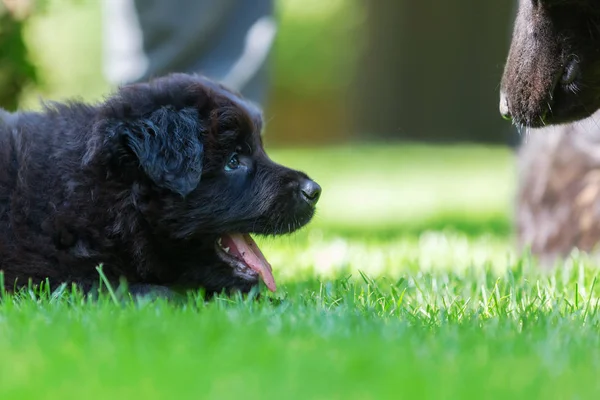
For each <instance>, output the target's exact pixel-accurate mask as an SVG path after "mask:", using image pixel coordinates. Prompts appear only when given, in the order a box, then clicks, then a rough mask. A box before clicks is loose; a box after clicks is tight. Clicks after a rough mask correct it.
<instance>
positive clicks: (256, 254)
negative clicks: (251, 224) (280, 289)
mask: <svg viewBox="0 0 600 400" xmlns="http://www.w3.org/2000/svg"><path fill="white" fill-rule="evenodd" d="M221 241H222V244H223V246H224V247H229V249H230V250H229V251H230V253H231V254H233V255H235V256H237V257H239V258H241V259H242V260H244V262H245V263H246V265H248V266H249V267H250V268H251V269H252V270H254V271H256V272H258V274H259V275H260V277H261V279H262V280H263V282H264V283H265V285H267V287H268V288H269V290H270V291H271V292H274V291H275V290H276V289H277V287H276V286H275V278H273V271H272V269H271V264H269V262H268V261H267V259H266V258H265V256H264V255H263V253H262V252H261V251H260V249H259V248H258V245H257V244H256V242H255V241H254V239H252V237H251V236H250V235H248V234H241V233H231V234H229V235H225V236H223V237H222V238H221Z"/></svg>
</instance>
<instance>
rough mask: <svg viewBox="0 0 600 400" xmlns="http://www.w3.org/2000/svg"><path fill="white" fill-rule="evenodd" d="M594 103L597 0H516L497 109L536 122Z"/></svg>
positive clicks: (582, 114)
mask: <svg viewBox="0 0 600 400" xmlns="http://www.w3.org/2000/svg"><path fill="white" fill-rule="evenodd" d="M599 108H600V1H598V0H519V11H518V15H517V18H516V21H515V26H514V31H513V37H512V43H511V47H510V52H509V54H508V60H507V62H506V66H505V69H504V76H503V78H502V84H501V93H500V112H501V114H503V116H504V117H505V118H507V119H512V120H513V121H514V122H515V123H516V124H518V125H525V126H529V127H540V126H544V125H552V124H560V123H566V122H572V121H576V120H580V119H583V118H586V117H589V116H590V115H591V114H592V113H594V112H595V111H596V110H598V109H599Z"/></svg>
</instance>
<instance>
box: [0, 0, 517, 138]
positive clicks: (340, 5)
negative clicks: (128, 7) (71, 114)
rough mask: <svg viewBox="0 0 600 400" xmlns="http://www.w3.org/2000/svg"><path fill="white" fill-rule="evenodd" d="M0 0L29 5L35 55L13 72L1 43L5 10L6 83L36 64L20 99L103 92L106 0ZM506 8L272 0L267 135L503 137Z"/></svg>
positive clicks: (469, 1) (28, 38) (464, 0)
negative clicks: (500, 106)
mask: <svg viewBox="0 0 600 400" xmlns="http://www.w3.org/2000/svg"><path fill="white" fill-rule="evenodd" d="M4 1H7V2H14V3H22V4H25V6H24V7H25V8H27V4H31V3H33V4H35V7H33V12H32V13H31V14H28V15H27V18H25V21H24V22H23V25H24V26H23V29H22V30H23V37H24V42H25V45H26V47H27V50H28V51H29V54H28V60H29V61H31V62H32V65H27V64H24V63H22V64H20V66H21V67H22V68H21V70H20V71H14V68H13V69H12V70H11V71H9V68H10V64H11V63H12V64H14V63H16V62H18V61H17V60H19V59H21V56H22V55H23V54H24V53H23V52H21V53H19V54H15V50H14V49H16V48H17V47H19V46H14V45H13V46H7V45H2V43H7V42H8V41H11V40H12V43H13V44H14V43H17V41H16V40H15V39H14V37H15V35H14V34H13V35H12V37H11V35H8V34H7V31H9V30H11V29H10V26H9V25H10V24H8V23H7V21H6V17H4V19H5V20H3V21H2V24H1V25H2V28H0V29H2V31H1V32H2V33H0V41H1V40H4V42H0V51H1V52H2V54H1V56H0V71H2V72H3V73H2V74H1V75H2V76H3V77H4V78H5V79H8V77H9V76H10V77H11V81H12V83H11V84H13V83H15V79H14V77H16V76H17V75H18V74H19V73H21V74H25V77H24V78H21V80H20V81H19V83H20V82H24V81H26V78H28V77H30V75H32V73H33V72H36V71H34V70H32V67H35V68H36V70H37V79H36V80H35V81H33V82H32V83H35V84H34V85H30V86H29V87H28V88H27V90H25V93H24V94H23V96H22V97H21V101H20V103H21V105H22V106H25V107H36V106H37V102H38V97H39V96H40V95H41V96H43V97H45V98H52V99H61V98H66V97H72V96H80V97H82V98H84V99H86V100H97V99H99V98H100V97H101V96H102V95H103V94H106V93H107V90H109V86H108V84H107V83H106V81H105V79H104V77H103V75H102V36H101V34H102V21H101V15H102V14H101V12H102V2H101V1H96V0H42V1H37V2H34V0H4ZM512 8H513V4H512V2H480V1H475V0H458V1H455V2H452V3H439V2H434V1H432V0H423V1H418V2H415V1H409V0H399V1H395V2H368V1H364V0H328V1H321V0H277V1H276V15H277V19H278V23H279V30H278V35H277V38H276V45H275V49H274V52H273V57H272V63H273V68H272V71H273V79H274V81H273V85H272V91H271V95H270V97H269V99H270V101H269V102H268V105H267V109H268V112H267V116H268V119H269V124H268V128H269V140H270V141H271V143H276V144H286V143H288V144H289V143H307V144H321V143H339V142H347V141H348V140H357V139H358V140H398V139H403V140H406V139H408V140H419V141H434V142H440V141H443V142H452V141H465V140H467V141H475V142H487V143H507V142H508V141H509V140H510V135H511V131H510V127H509V125H508V124H505V123H504V122H503V121H502V120H501V119H500V118H499V116H498V112H497V98H498V83H499V80H500V76H501V73H502V66H503V63H504V57H505V54H506V51H507V49H508V44H509V39H510V22H511V12H512ZM17 30H18V29H15V28H12V31H17ZM16 33H18V32H15V34H16ZM9 48H10V49H13V50H11V51H12V54H8V52H9V51H8V49H9ZM19 48H20V47H19ZM0 85H2V90H1V92H2V93H6V94H7V96H6V97H8V98H12V99H14V98H15V95H14V94H15V93H14V90H13V91H12V92H10V93H9V92H7V90H6V89H5V88H6V87H7V86H8V84H7V83H2V82H0ZM0 100H1V99H0ZM2 104H4V105H5V106H11V105H12V104H9V102H8V101H7V100H4V101H3V102H2Z"/></svg>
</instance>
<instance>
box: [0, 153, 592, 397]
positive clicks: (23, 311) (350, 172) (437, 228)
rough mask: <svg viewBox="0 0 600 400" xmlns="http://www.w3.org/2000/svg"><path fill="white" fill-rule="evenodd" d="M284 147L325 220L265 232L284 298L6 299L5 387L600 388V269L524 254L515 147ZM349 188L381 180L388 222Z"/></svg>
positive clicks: (0, 331)
mask: <svg viewBox="0 0 600 400" xmlns="http://www.w3.org/2000/svg"><path fill="white" fill-rule="evenodd" d="M273 155H274V158H276V159H277V160H279V161H282V162H285V163H288V164H292V165H294V166H298V167H303V168H305V169H306V170H307V171H309V172H310V173H311V174H312V175H314V176H315V177H318V178H319V180H320V182H321V183H322V184H323V187H324V194H323V196H324V197H323V202H322V207H321V212H320V217H319V218H318V220H317V221H316V223H315V224H313V225H311V227H309V228H308V229H306V230H304V231H302V232H300V233H298V234H295V235H292V236H290V237H286V238H281V239H268V240H265V239H263V240H260V242H261V245H262V247H263V250H264V252H265V253H266V254H267V256H268V257H269V258H270V260H271V262H272V264H273V265H274V269H275V275H276V279H277V280H278V283H279V290H278V292H277V293H276V294H274V295H267V297H266V298H262V299H261V300H255V299H252V298H251V299H241V298H217V299H214V300H212V301H209V302H205V301H203V299H202V297H201V296H200V295H195V296H191V297H190V298H189V299H188V300H187V301H186V302H184V303H183V304H180V305H174V304H168V303H166V302H163V301H157V302H154V303H152V302H143V303H141V304H137V305H136V304H133V303H131V302H123V303H115V302H114V301H113V298H112V297H111V296H108V295H104V296H102V297H101V298H100V299H99V300H98V301H91V300H88V299H86V298H84V297H82V296H81V295H78V294H77V293H71V292H70V291H69V290H68V289H67V290H63V291H60V290H59V291H58V292H56V293H55V294H54V295H49V294H47V293H42V294H38V295H36V294H34V293H32V292H31V293H30V292H24V293H22V294H20V295H19V296H6V297H5V298H4V300H3V301H2V302H1V304H0V354H1V355H2V357H1V362H0V398H2V399H29V398H31V399H34V398H35V399H37V398H44V399H54V398H57V399H58V398H60V399H68V398H73V399H81V398H84V396H85V397H89V398H94V399H96V398H97V399H106V398H114V399H116V398H119V399H121V398H122V399H130V398H141V399H167V398H168V399H171V398H194V399H196V398H214V399H229V398H244V399H265V398H286V399H287V398H298V399H313V398H318V399H382V398H390V399H391V398H393V399H396V398H411V399H413V398H414V399H421V398H431V399H449V398H455V399H465V398H477V399H488V398H494V399H495V398H498V399H506V398H509V397H510V398H524V399H532V398H540V399H584V398H586V399H587V398H596V397H597V395H598V394H600V381H599V380H598V378H597V377H598V373H599V372H600V332H599V329H598V326H599V323H600V314H599V313H598V286H599V285H598V284H597V282H596V280H597V271H596V270H595V269H594V268H593V262H592V260H591V259H588V258H586V257H583V256H581V257H577V256H574V257H573V258H572V259H571V260H570V261H569V262H568V263H565V265H564V266H562V267H561V268H559V269H557V270H556V271H554V272H551V273H545V272H542V271H540V270H539V269H538V268H536V266H535V264H533V263H532V262H531V261H530V259H529V258H528V257H525V256H520V255H519V254H516V253H515V252H514V250H513V248H512V245H511V240H512V239H511V236H510V231H509V230H508V229H509V228H508V227H509V226H510V223H509V215H510V214H508V212H509V210H510V203H511V191H512V190H511V187H512V182H513V180H512V179H511V177H510V174H511V172H510V171H511V156H510V154H509V153H508V152H507V151H505V150H502V149H487V148H477V147H471V148H469V147H455V148H435V147H432V148H426V147H421V146H403V147H397V146H396V147H386V148H381V147H375V146H369V147H352V148H351V147H348V148H342V149H340V148H334V149H329V151H326V150H318V151H313V150H295V151H288V150H277V151H274V152H273ZM436 177H439V180H436ZM390 182H397V184H390ZM350 184H351V185H352V188H348V187H347V186H346V185H350ZM344 187H347V190H348V191H349V193H353V196H354V195H356V196H358V195H359V194H361V193H362V194H363V195H364V194H367V196H363V197H362V199H363V200H361V201H362V202H364V203H365V204H363V205H362V206H361V207H364V209H365V210H369V209H370V208H369V207H367V205H368V204H372V205H374V206H375V208H381V207H388V206H389V207H390V209H391V211H390V214H389V218H387V219H383V218H380V217H379V215H382V214H384V213H383V212H382V211H381V210H376V211H375V212H373V215H375V217H374V218H372V219H370V218H367V216H364V215H363V216H362V217H361V218H353V217H354V216H355V213H356V207H358V206H356V204H353V203H352V202H350V201H345V202H344V201H342V202H341V203H338V200H339V201H341V200H343V196H341V195H340V194H339V193H337V192H336V190H338V188H344ZM361 188H375V189H376V190H377V191H378V192H377V195H376V196H368V194H369V193H370V192H369V191H368V190H367V191H366V192H365V193H363V192H361V190H360V189H361ZM453 188H463V189H461V190H458V189H456V190H454V189H453ZM415 192H416V193H415ZM481 192H486V193H481ZM488 192H493V194H494V195H493V196H492V195H490V194H489V193H488ZM403 196H407V197H408V198H410V199H412V200H411V201H414V202H415V203H414V204H411V202H410V201H408V200H406V199H404V198H403ZM429 196H437V197H439V198H441V199H442V200H444V201H440V202H435V203H431V202H426V201H425V199H427V198H428V197H429ZM484 198H485V201H484V203H485V204H481V203H480V202H481V201H482V199H484ZM340 199H341V200H340ZM395 199H398V202H399V204H396V203H395V201H396V200H395ZM346 200H349V199H346ZM412 210H418V212H417V211H415V213H414V215H412V214H411V211H412ZM470 210H473V211H472V212H470ZM460 213H463V214H462V215H463V221H462V223H461V224H460V223H459V224H457V222H461V221H459V220H458V216H459V215H460ZM423 216H426V217H425V218H424V219H422V218H423ZM449 216H451V217H449ZM452 216H454V217H452ZM470 218H471V219H470ZM486 220H488V221H496V223H488V224H486V223H484V222H485V221H486ZM419 221H421V222H419ZM427 221H429V222H427ZM482 221H483V222H482ZM404 222H407V223H408V224H409V225H410V224H412V226H411V228H409V229H403V228H402V226H403V224H404ZM480 222H481V226H479V227H477V225H478V224H479V223H480ZM428 223H431V224H432V225H431V226H428V225H427V224H428ZM361 232H362V233H361ZM263 293H264V294H267V293H266V292H264V289H263Z"/></svg>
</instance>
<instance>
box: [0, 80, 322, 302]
mask: <svg viewBox="0 0 600 400" xmlns="http://www.w3.org/2000/svg"><path fill="white" fill-rule="evenodd" d="M261 129H262V117H261V114H260V112H259V111H258V109H257V108H255V107H254V106H253V105H252V104H250V103H249V102H247V101H245V100H243V99H242V98H241V97H240V96H239V95H238V94H236V93H233V92H231V91H229V90H227V89H226V88H224V87H223V86H221V85H219V84H216V83H214V82H212V81H210V80H208V79H206V78H204V77H201V76H194V75H184V74H174V75H169V76H166V77H163V78H160V79H156V80H154V81H151V82H149V83H143V84H134V85H129V86H125V87H123V88H121V89H120V90H119V91H118V92H117V93H116V94H115V95H114V96H113V97H111V98H109V99H108V100H107V101H105V102H104V103H102V104H100V105H97V106H91V105H86V104H82V103H69V104H58V103H53V104H50V105H46V106H45V109H44V111H42V112H39V113H37V112H21V113H15V114H9V113H6V112H2V114H0V269H1V270H3V271H4V277H5V278H4V279H5V285H6V286H7V289H9V290H11V289H13V288H16V287H20V286H22V285H26V284H28V280H30V279H31V280H32V281H33V283H34V284H35V283H38V282H40V281H42V280H45V279H47V278H48V279H49V281H50V284H51V285H58V284H59V283H63V282H73V283H76V284H78V285H80V286H81V287H82V288H83V289H84V290H89V289H90V288H91V287H93V286H94V285H95V284H96V283H97V282H98V273H97V271H96V267H97V266H98V265H99V264H102V265H103V272H104V274H105V275H106V277H107V278H108V279H109V280H110V281H111V282H114V283H117V282H119V280H120V279H121V278H125V279H126V280H127V282H128V283H129V284H130V287H131V289H132V291H136V290H137V291H140V292H145V291H147V290H148V288H149V287H152V286H153V285H156V286H161V287H169V288H177V289H195V288H204V289H205V290H206V291H207V292H209V293H214V292H221V291H223V290H224V291H226V292H232V291H242V292H247V291H249V290H250V289H251V287H252V286H254V285H256V284H257V283H258V277H259V276H260V277H261V278H262V280H263V281H264V283H265V284H266V286H267V287H268V288H269V289H270V290H272V291H274V290H275V281H274V279H273V274H272V272H271V267H270V265H269V263H268V262H267V261H266V260H265V258H264V257H263V255H262V254H261V251H260V250H259V249H258V247H257V246H256V243H255V242H254V240H253V239H252V238H251V237H250V234H251V233H256V234H261V235H280V234H286V233H290V232H293V231H295V230H297V229H299V228H300V227H302V226H304V225H305V224H307V223H308V222H309V221H310V220H311V218H312V216H313V214H314V212H315V205H316V203H317V201H318V199H319V196H320V194H321V188H320V187H319V185H318V184H317V183H315V182H313V181H312V180H310V179H309V178H308V177H307V176H306V175H305V174H304V173H302V172H299V171H294V170H291V169H289V168H286V167H283V166H281V165H278V164H275V163H274V162H272V161H271V160H270V159H269V158H268V157H267V155H266V154H265V151H264V149H263V145H262V140H261Z"/></svg>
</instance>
